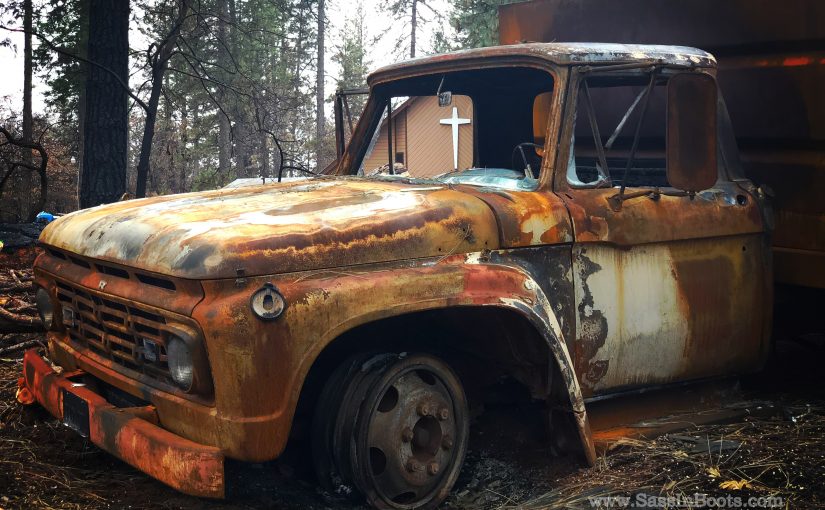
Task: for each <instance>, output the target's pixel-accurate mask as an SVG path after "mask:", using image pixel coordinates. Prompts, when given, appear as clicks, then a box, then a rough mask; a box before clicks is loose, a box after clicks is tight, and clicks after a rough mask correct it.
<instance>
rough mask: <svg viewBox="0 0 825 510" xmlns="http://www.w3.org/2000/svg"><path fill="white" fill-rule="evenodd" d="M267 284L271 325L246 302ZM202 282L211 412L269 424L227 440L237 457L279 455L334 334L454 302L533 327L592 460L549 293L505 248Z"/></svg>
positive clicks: (198, 315) (198, 314) (198, 310)
mask: <svg viewBox="0 0 825 510" xmlns="http://www.w3.org/2000/svg"><path fill="white" fill-rule="evenodd" d="M558 248H559V249H562V250H564V251H566V261H567V264H569V257H570V255H569V253H570V251H569V246H568V247H558ZM545 249H546V248H545ZM553 249H555V248H553ZM514 251H522V250H514ZM540 252H541V251H540V250H538V249H536V250H535V253H540ZM267 283H271V284H273V285H274V286H275V287H276V288H277V289H278V291H279V292H280V293H281V294H282V295H283V297H284V298H285V300H286V303H287V305H286V310H285V312H284V314H283V316H281V317H279V318H278V319H277V320H274V321H263V320H261V319H259V318H258V317H256V316H255V315H254V313H253V312H252V311H251V309H250V305H249V300H250V296H251V295H252V293H254V292H255V291H256V290H258V289H259V288H261V287H262V286H263V285H264V284H267ZM203 286H204V294H205V297H204V300H203V301H202V302H201V303H199V304H198V306H196V307H195V310H194V312H193V317H194V318H195V319H196V320H197V321H198V322H199V323H200V324H201V326H202V328H203V331H204V332H205V335H206V345H207V349H208V351H209V358H210V362H211V365H212V371H213V377H214V380H215V381H216V384H215V402H216V406H217V411H218V413H219V414H220V415H222V416H223V419H224V420H226V421H233V420H235V419H237V420H243V421H255V422H257V423H259V424H261V425H263V424H269V426H265V427H261V428H260V429H259V431H258V432H259V433H257V434H254V435H253V436H249V437H246V438H235V439H237V440H242V441H243V443H242V444H241V443H238V444H237V445H236V446H237V448H230V450H234V453H236V454H238V453H240V457H242V458H244V459H247V460H264V459H271V458H274V457H276V456H277V455H279V454H280V453H281V452H282V451H283V448H284V447H285V445H286V442H287V438H288V435H289V431H290V427H291V423H292V419H293V415H294V412H295V408H296V405H297V402H298V398H299V395H300V392H301V387H302V385H303V383H304V379H305V377H306V376H307V374H308V372H309V370H310V368H311V366H312V364H313V363H314V362H315V360H316V358H317V357H318V356H319V354H320V353H321V352H322V351H323V350H324V348H325V347H326V346H327V345H329V344H330V343H331V342H332V341H333V340H335V339H336V338H337V337H339V336H340V335H341V334H343V333H344V332H346V331H348V330H351V329H353V328H355V327H357V326H360V325H362V324H366V323H369V322H372V321H375V320H379V319H383V318H388V317H393V316H397V315H401V314H406V313H411V312H417V311H423V310H433V309H439V308H447V307H456V306H495V307H502V308H508V309H512V310H514V311H516V312H518V313H519V314H521V315H522V316H524V317H525V318H527V319H528V320H529V321H530V322H531V323H532V324H533V325H534V326H535V327H536V328H537V330H538V331H539V332H540V333H541V335H542V336H543V337H544V338H545V340H546V341H547V343H548V345H549V347H550V352H552V353H553V356H554V358H555V361H556V363H557V365H558V367H559V369H560V371H561V376H562V378H563V380H564V382H565V384H566V386H567V394H568V398H569V406H570V409H571V410H572V411H573V413H574V415H575V417H576V422H577V425H578V429H579V434H580V436H581V440H582V443H583V445H584V448H583V449H584V451H585V454H586V457H587V459H588V461H590V462H591V463H592V462H593V460H594V459H595V450H594V448H593V443H592V441H591V437H590V427H589V422H588V419H587V414H586V412H585V407H584V401H583V399H582V395H581V390H580V388H579V384H578V381H577V379H576V376H575V373H574V370H573V362H572V359H571V357H570V351H569V349H568V346H567V345H566V344H565V337H564V333H563V328H562V326H561V325H560V323H559V320H558V319H557V316H556V313H555V312H554V308H553V304H552V303H551V301H552V296H551V297H548V295H547V294H546V293H545V292H544V291H543V290H542V286H541V285H539V283H537V282H536V280H535V279H534V278H533V277H531V276H530V273H528V272H527V271H526V270H525V269H523V268H522V267H519V265H518V261H517V259H516V258H512V257H508V256H507V255H506V252H476V253H471V254H466V255H451V256H449V257H445V258H441V259H435V258H430V259H418V260H416V261H413V262H409V261H407V262H401V263H390V264H383V265H377V266H370V267H369V268H366V267H361V268H356V269H336V270H320V271H314V272H305V273H293V274H290V275H278V276H272V277H255V278H237V279H234V280H210V281H204V282H203ZM548 362H550V360H548ZM235 439H232V440H233V441H234V440H235Z"/></svg>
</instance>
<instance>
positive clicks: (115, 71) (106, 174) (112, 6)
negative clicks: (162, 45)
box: [79, 0, 129, 208]
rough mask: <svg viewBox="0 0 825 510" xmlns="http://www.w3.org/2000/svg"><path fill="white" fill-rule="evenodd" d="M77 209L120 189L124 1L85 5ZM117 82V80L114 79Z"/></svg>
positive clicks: (124, 129) (124, 125)
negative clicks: (86, 29) (86, 36)
mask: <svg viewBox="0 0 825 510" xmlns="http://www.w3.org/2000/svg"><path fill="white" fill-rule="evenodd" d="M87 56H88V59H89V60H90V61H92V62H95V63H96V64H97V65H93V66H88V67H87V70H88V75H87V77H86V88H85V101H84V103H85V112H84V115H83V116H82V119H83V125H82V126H81V130H82V131H83V158H82V160H81V163H80V186H79V198H80V207H81V208H85V207H93V206H96V205H99V204H105V203H109V202H116V201H117V200H118V199H119V198H120V197H121V195H123V192H124V191H125V190H126V148H127V143H128V141H127V137H128V129H129V125H128V110H127V109H128V103H127V101H128V91H127V90H126V89H125V88H124V87H123V84H124V83H128V81H129V3H128V2H123V1H121V0H90V1H89V41H88V50H87ZM118 79H119V80H118Z"/></svg>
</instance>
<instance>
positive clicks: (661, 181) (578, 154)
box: [567, 74, 669, 188]
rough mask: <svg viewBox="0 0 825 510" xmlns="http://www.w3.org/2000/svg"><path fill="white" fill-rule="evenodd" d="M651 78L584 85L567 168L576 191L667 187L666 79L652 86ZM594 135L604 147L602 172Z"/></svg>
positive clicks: (611, 79) (601, 80) (597, 79)
mask: <svg viewBox="0 0 825 510" xmlns="http://www.w3.org/2000/svg"><path fill="white" fill-rule="evenodd" d="M650 79H651V78H650V75H649V74H645V75H641V76H634V77H616V76H611V77H605V76H594V77H590V78H587V79H586V80H583V81H582V83H581V85H580V87H579V93H578V98H577V105H576V111H575V112H574V115H575V117H574V123H575V124H574V125H575V127H574V130H573V139H572V140H571V145H570V147H571V150H570V156H569V160H568V166H567V179H568V182H569V183H570V184H572V185H574V186H577V187H607V186H622V185H624V186H626V187H657V188H664V187H668V186H669V184H668V182H667V160H666V157H665V134H666V122H667V118H666V115H667V87H666V80H665V79H664V78H661V77H658V78H655V79H654V82H653V84H652V85H651V83H650ZM648 86H651V89H650V96H649V98H645V91H646V89H647V88H648ZM645 102H646V103H647V104H645ZM588 103H589V105H588ZM643 111H644V119H643V121H642V124H641V128H640V132H639V141H638V146H637V148H636V152H635V154H634V156H633V158H632V165H631V167H630V171H629V172H627V182H623V179H624V176H625V170H626V168H627V163H628V159H629V158H630V152H631V149H632V145H633V139H634V135H635V133H636V129H637V126H638V123H639V120H640V118H641V116H642V112H643ZM596 137H598V138H599V140H600V141H601V146H602V147H603V149H604V163H605V165H606V166H607V169H605V168H603V166H605V165H603V164H602V161H601V157H600V155H599V151H598V146H597V144H596V142H595V140H596Z"/></svg>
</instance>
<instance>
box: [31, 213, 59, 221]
mask: <svg viewBox="0 0 825 510" xmlns="http://www.w3.org/2000/svg"><path fill="white" fill-rule="evenodd" d="M35 219H36V220H37V221H45V222H46V223H49V222H50V221H52V220H53V219H54V214H52V213H47V212H46V211H40V212H39V213H38V214H37V216H36V217H35Z"/></svg>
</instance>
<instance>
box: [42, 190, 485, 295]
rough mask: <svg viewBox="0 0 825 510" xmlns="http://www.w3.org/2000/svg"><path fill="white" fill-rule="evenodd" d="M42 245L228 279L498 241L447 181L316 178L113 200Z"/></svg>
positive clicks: (481, 207) (52, 229) (55, 225)
mask: <svg viewBox="0 0 825 510" xmlns="http://www.w3.org/2000/svg"><path fill="white" fill-rule="evenodd" d="M40 240H41V242H42V243H43V244H45V245H48V246H52V247H55V248H59V249H63V250H67V251H70V252H73V253H76V254H79V255H82V256H87V257H91V258H95V259H100V260H105V261H109V262H113V263H117V264H123V265H126V266H131V267H135V268H139V269H143V270H146V271H153V272H156V273H161V274H167V275H170V276H177V277H180V278H192V279H211V278H231V277H235V276H237V275H239V274H244V275H248V276H253V275H264V274H275V273H284V272H294V271H305V270H317V269H323V268H332V267H342V266H352V265H357V264H366V263H373V262H384V261H391V260H401V259H413V258H421V257H432V256H439V255H447V254H450V253H462V252H472V251H479V250H482V249H485V248H490V249H494V248H497V247H498V244H499V235H498V231H497V227H496V220H495V218H494V216H493V214H492V211H491V210H490V208H489V207H488V206H487V205H485V204H484V202H482V201H481V200H479V199H478V198H475V197H473V196H471V195H468V194H465V193H462V192H459V191H455V190H452V189H449V188H447V187H446V186H437V185H415V184H408V183H402V182H381V181H371V180H364V179H357V178H335V179H332V178H319V179H316V180H312V181H303V182H298V183H288V184H287V183H284V184H269V185H263V186H255V187H246V188H240V189H221V190H215V191H206V192H199V193H187V194H182V195H169V196H161V197H154V198H147V199H141V200H130V201H126V202H118V203H114V204H107V205H103V206H99V207H94V208H91V209H86V210H82V211H78V212H75V213H72V214H69V215H66V216H64V217H62V218H59V219H57V220H55V221H54V222H52V223H51V224H50V225H49V226H48V227H47V228H46V229H45V230H44V231H43V233H42V235H41V237H40Z"/></svg>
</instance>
